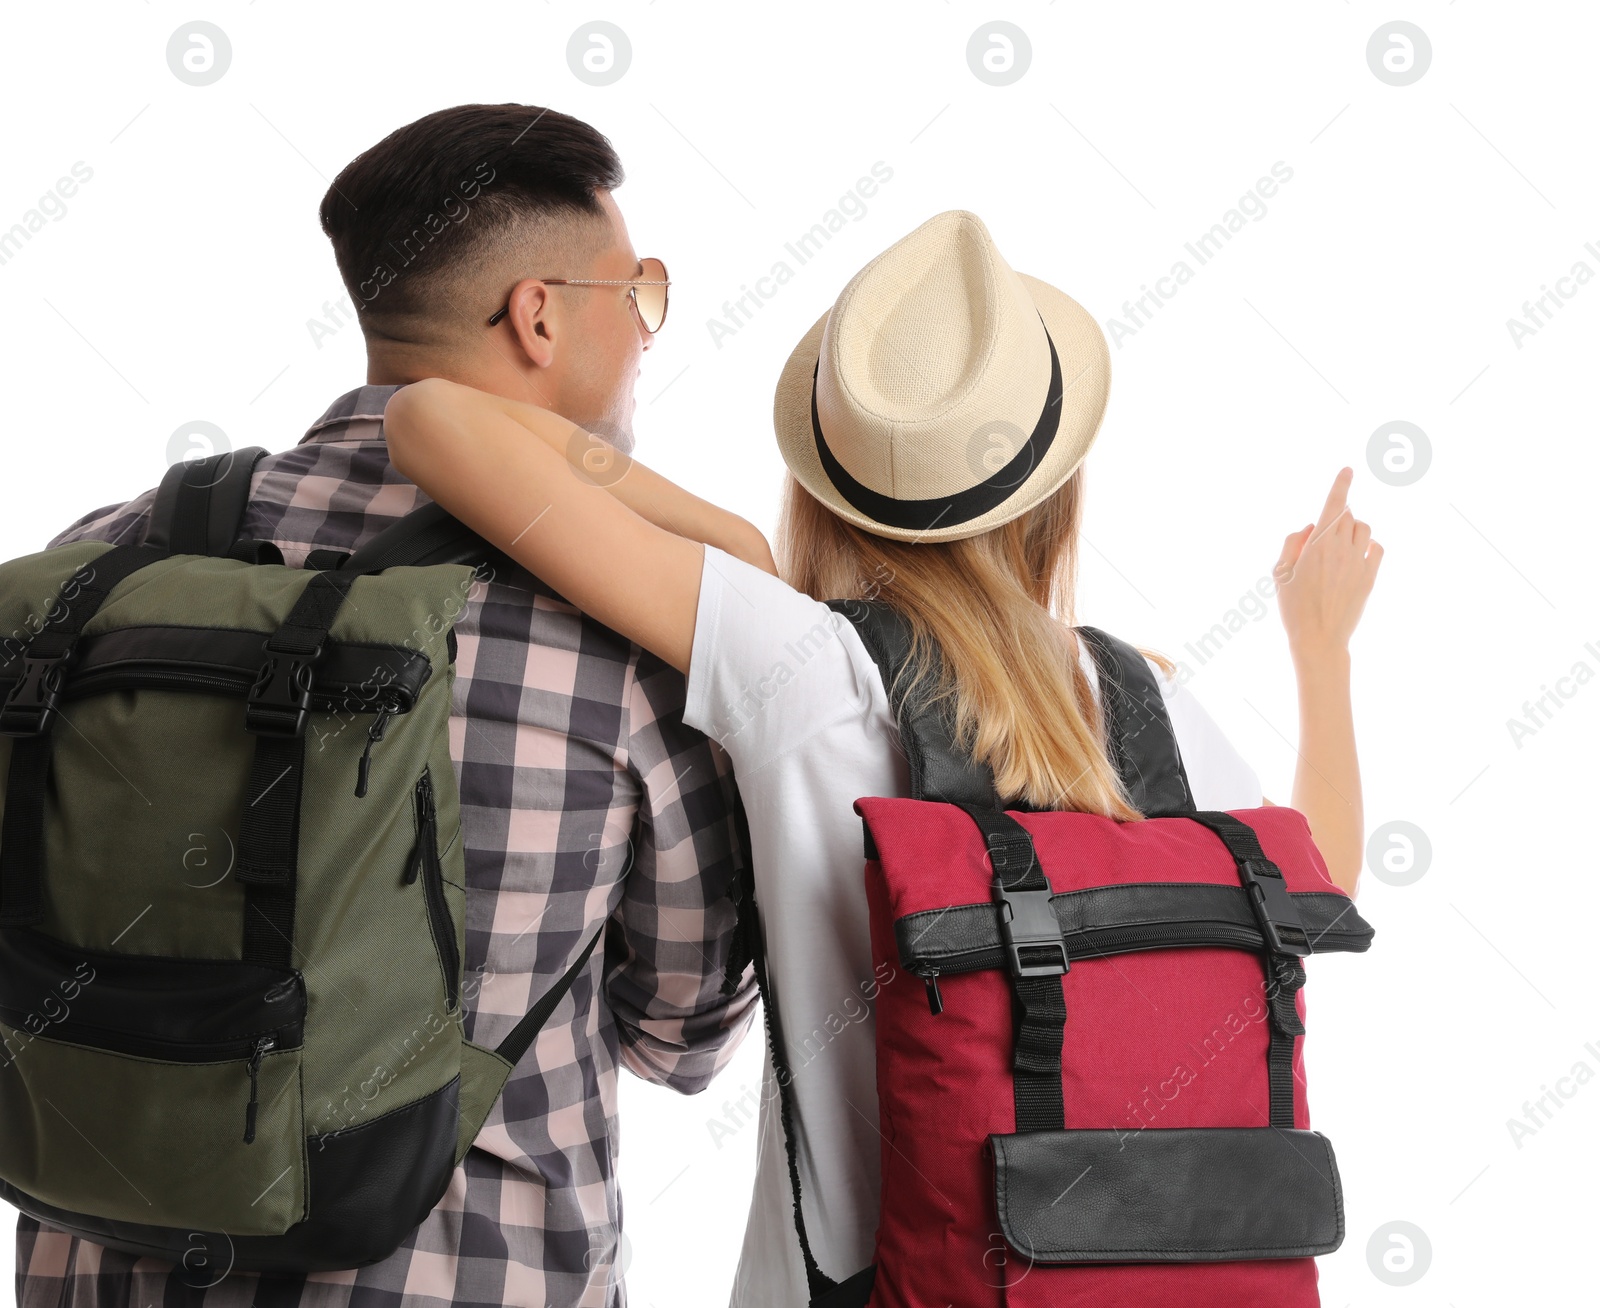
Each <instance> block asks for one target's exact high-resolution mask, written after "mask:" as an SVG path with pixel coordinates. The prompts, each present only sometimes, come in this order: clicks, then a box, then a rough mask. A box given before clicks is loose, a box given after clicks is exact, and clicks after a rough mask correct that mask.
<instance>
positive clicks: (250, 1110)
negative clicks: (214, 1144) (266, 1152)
mask: <svg viewBox="0 0 1600 1308" xmlns="http://www.w3.org/2000/svg"><path fill="white" fill-rule="evenodd" d="M275 1043H276V1042H275V1041H274V1040H273V1038H272V1037H271V1036H261V1037H260V1038H259V1039H258V1040H257V1041H256V1042H255V1044H254V1045H253V1046H251V1049H250V1064H249V1070H250V1102H249V1103H247V1104H246V1105H245V1106H244V1142H245V1143H246V1144H254V1143H255V1140H256V1102H257V1091H258V1090H259V1088H260V1074H261V1055H262V1054H264V1053H266V1052H267V1050H269V1049H271V1048H272V1046H273V1045H274V1044H275Z"/></svg>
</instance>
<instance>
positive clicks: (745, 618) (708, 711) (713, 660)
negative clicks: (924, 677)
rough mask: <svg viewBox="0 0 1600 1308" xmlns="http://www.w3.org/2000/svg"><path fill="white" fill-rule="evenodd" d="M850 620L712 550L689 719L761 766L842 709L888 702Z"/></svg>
mask: <svg viewBox="0 0 1600 1308" xmlns="http://www.w3.org/2000/svg"><path fill="white" fill-rule="evenodd" d="M877 680H878V677H877V670H876V667H875V666H874V665H873V663H872V660H871V657H870V656H869V655H868V654H867V653H866V651H865V649H864V648H863V646H862V644H861V641H860V639H859V637H858V636H857V635H856V633H855V631H854V629H853V628H852V626H851V623H850V622H849V620H848V619H846V618H845V617H843V616H842V615H841V614H838V613H836V612H835V611H834V610H833V609H831V608H829V607H828V605H827V604H825V603H823V602H822V601H820V600H817V599H813V598H812V597H811V596H809V595H806V594H803V593H802V592H800V591H797V590H795V589H794V588H793V587H792V586H789V585H788V584H787V583H785V582H784V581H782V580H781V579H780V578H778V577H774V576H772V575H771V574H770V573H767V572H763V571H762V570H761V569H759V568H756V567H753V566H751V565H750V564H748V563H745V562H743V561H741V560H739V559H736V558H734V557H732V556H731V555H729V554H726V553H724V552H723V551H722V550H719V549H716V548H715V547H711V546H708V547H707V548H706V552H705V566H704V569H703V571H702V575H701V580H700V600H699V605H698V609H697V612H696V621H695V633H694V648H693V652H692V654H691V657H690V662H689V684H688V700H687V704H686V707H685V710H684V720H685V721H686V722H688V723H689V724H690V725H691V726H694V727H697V728H699V729H700V730H701V731H703V732H705V733H706V734H707V735H708V736H711V737H712V738H713V739H716V740H718V741H720V742H721V743H723V744H724V746H725V747H726V748H728V750H729V752H730V754H733V756H734V761H735V763H736V764H737V763H739V762H741V760H740V757H739V755H740V754H741V753H742V754H744V755H745V759H744V760H743V761H744V762H745V763H746V765H747V766H749V765H758V764H760V763H762V762H765V761H767V760H768V759H770V758H771V757H772V756H773V755H774V754H776V753H779V752H783V751H785V750H788V749H791V748H793V747H794V746H795V745H796V744H798V743H800V742H802V741H803V740H805V739H807V738H809V737H810V736H811V735H813V734H814V733H815V732H816V730H817V729H818V728H820V727H821V726H824V725H826V724H827V723H828V722H830V721H833V720H834V719H836V718H838V717H839V715H840V714H841V712H843V711H846V710H852V711H854V712H856V713H860V712H861V711H862V709H863V708H865V709H868V710H870V709H871V708H872V707H874V704H873V702H872V701H873V700H874V699H875V698H876V699H884V696H883V695H882V693H881V688H880V689H879V690H878V691H877V692H876V693H875V692H874V684H875V683H876V682H877Z"/></svg>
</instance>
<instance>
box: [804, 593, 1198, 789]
mask: <svg viewBox="0 0 1600 1308" xmlns="http://www.w3.org/2000/svg"><path fill="white" fill-rule="evenodd" d="M828 607H829V608H831V609H833V610H834V612H836V613H839V614H841V615H842V616H844V617H845V618H847V619H848V620H849V621H850V623H851V624H852V625H853V626H854V627H855V629H856V632H857V633H858V634H859V635H860V637H861V643H862V644H863V645H865V646H866V648H867V652H868V653H869V654H871V655H872V660H873V662H874V663H876V664H877V665H878V672H879V675H880V676H881V677H882V678H883V684H884V689H885V691H886V692H887V693H888V695H889V700H890V706H891V708H892V709H893V710H894V715H895V720H896V722H897V723H898V724H899V726H900V743H901V747H902V748H903V749H904V750H905V752H906V759H907V761H908V762H909V763H910V765H911V797H912V798H913V799H936V800H946V801H949V802H951V803H956V804H976V805H979V806H980V807H987V808H995V807H997V797H996V795H995V789H994V775H993V773H992V772H991V771H990V769H989V767H988V766H987V765H986V764H983V763H979V762H978V761H976V760H975V759H973V758H971V757H970V756H968V755H967V754H966V753H965V752H964V751H962V750H960V749H959V748H957V746H956V743H955V738H954V731H953V728H952V724H951V723H950V720H949V718H948V716H947V715H946V714H945V713H944V712H943V711H942V710H941V709H940V708H939V707H938V706H937V705H930V704H928V703H926V702H925V701H924V700H922V699H921V698H920V697H917V696H908V695H907V694H905V693H904V689H903V688H901V693H900V694H899V695H898V696H897V695H896V688H895V679H896V677H897V676H898V675H899V672H900V669H901V668H902V667H904V666H905V663H906V660H907V659H908V658H909V657H910V653H911V629H910V625H909V624H908V623H907V622H906V620H905V619H904V618H902V617H901V616H900V615H899V614H898V613H897V612H895V610H894V609H893V608H891V607H890V606H889V605H887V604H885V603H883V602H882V601H881V600H873V601H868V600H830V601H829V603H828ZM1076 630H1077V631H1078V633H1079V635H1080V636H1082V638H1083V640H1084V642H1085V643H1086V644H1087V645H1088V647H1089V652H1090V654H1091V655H1092V656H1093V658H1094V661H1095V670H1096V672H1097V673H1098V674H1099V678H1100V683H1101V703H1102V705H1103V706H1104V710H1105V712H1106V714H1107V731H1106V737H1107V742H1108V745H1109V750H1110V754H1111V761H1112V763H1113V764H1115V766H1116V768H1117V773H1118V775H1119V776H1120V777H1121V778H1122V783H1123V786H1124V788H1125V789H1126V790H1127V793H1128V798H1129V800H1130V801H1131V802H1132V803H1133V806H1134V807H1135V808H1137V809H1138V810H1139V811H1140V812H1141V813H1145V814H1155V813H1174V812H1188V811H1189V810H1191V809H1193V808H1194V800H1193V799H1192V797H1191V796H1190V793H1189V778H1188V774H1187V773H1186V772H1185V771H1184V767H1183V758H1182V756H1181V755H1180V754H1179V752H1178V742H1177V738H1176V736H1175V735H1174V734H1173V730H1172V722H1171V720H1170V719H1169V718H1168V716H1167V709H1166V703H1165V701H1164V700H1163V699H1162V696H1161V688H1160V686H1158V685H1157V684H1156V680H1155V677H1154V675H1153V674H1152V673H1151V671H1150V665H1149V664H1148V663H1146V662H1145V659H1144V655H1142V654H1140V653H1139V651H1138V650H1136V649H1135V648H1134V647H1133V646H1132V645H1129V644H1128V643H1127V642H1126V641H1122V640H1118V639H1117V638H1116V637H1115V636H1112V635H1109V634H1107V633H1106V632H1104V631H1101V630H1099V628H1097V627H1078V628H1077V629H1076Z"/></svg>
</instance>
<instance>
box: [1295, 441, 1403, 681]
mask: <svg viewBox="0 0 1600 1308" xmlns="http://www.w3.org/2000/svg"><path fill="white" fill-rule="evenodd" d="M1353 475H1354V474H1353V473H1352V472H1351V471H1350V469H1349V468H1341V469H1340V470H1339V475H1338V476H1337V477H1335V478H1334V479H1333V488H1332V489H1331V490H1330V491H1329V492H1328V499H1327V502H1326V503H1325V504H1323V506H1322V516H1321V517H1320V518H1318V519H1317V521H1316V522H1314V523H1312V524H1310V525H1309V526H1305V527H1302V528H1301V529H1300V530H1299V531H1297V532H1294V533H1292V534H1291V535H1290V536H1289V537H1288V538H1287V539H1285V540H1284V542H1283V553H1282V554H1280V555H1279V556H1278V565H1277V567H1275V568H1274V569H1273V572H1272V575H1273V577H1274V579H1275V580H1276V581H1277V583H1278V612H1279V614H1280V615H1281V616H1282V618H1283V629H1284V630H1285V631H1286V632H1287V633H1288V636H1289V652H1290V654H1291V655H1292V656H1293V657H1294V660H1295V663H1296V664H1297V665H1298V664H1299V663H1301V661H1302V660H1305V659H1312V660H1318V659H1322V658H1326V657H1329V656H1332V657H1338V656H1341V655H1343V654H1345V653H1346V652H1347V651H1348V649H1349V645H1350V637H1351V635H1352V634H1353V633H1354V631H1355V629H1356V623H1357V622H1359V621H1360V620H1361V610H1362V609H1363V607H1365V605H1366V602H1367V596H1368V595H1370V594H1371V593H1372V584H1373V582H1374V581H1375V580H1376V578H1377V575H1378V565H1379V564H1380V563H1381V562H1382V561H1383V546H1382V545H1380V544H1378V542H1377V541H1375V540H1373V539H1372V528H1371V527H1369V526H1368V525H1367V524H1366V523H1364V522H1361V521H1359V520H1358V519H1357V518H1356V517H1355V515H1354V514H1352V513H1351V512H1350V507H1349V505H1348V504H1347V503H1346V502H1345V497H1346V495H1347V494H1348V493H1349V490H1350V481H1351V478H1352V477H1353Z"/></svg>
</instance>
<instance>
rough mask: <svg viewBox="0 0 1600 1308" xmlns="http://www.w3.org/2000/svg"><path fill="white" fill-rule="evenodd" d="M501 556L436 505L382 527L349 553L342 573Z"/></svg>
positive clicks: (417, 510) (376, 570)
mask: <svg viewBox="0 0 1600 1308" xmlns="http://www.w3.org/2000/svg"><path fill="white" fill-rule="evenodd" d="M504 558H505V555H503V554H502V553H501V552H500V551H499V550H497V549H495V547H494V546H492V545H490V544H489V542H488V541H486V540H484V539H483V538H482V537H481V536H478V535H476V534H474V533H473V532H472V531H471V530H470V529H469V528H467V527H466V526H464V525H463V524H462V523H460V522H458V521H456V519H454V518H452V517H451V516H450V515H449V514H448V513H446V512H445V511H444V509H443V508H441V507H440V506H439V505H437V504H432V503H429V504H424V505H423V506H422V507H421V508H419V509H413V510H412V511H411V512H410V513H408V514H406V516H405V517H403V518H401V519H400V521H399V522H396V523H394V524H393V525H391V526H388V527H385V528H384V529H383V530H382V531H380V532H379V533H378V534H377V535H376V536H374V537H373V538H372V539H371V540H369V541H367V543H366V544H365V545H363V546H361V548H360V549H358V550H356V551H355V553H353V554H352V555H350V557H349V558H347V559H346V560H345V561H344V563H343V564H342V565H341V568H340V570H341V571H344V572H382V571H383V570H384V569H385V568H398V567H417V566H422V565H427V564H434V563H468V564H473V565H476V564H479V563H482V562H483V561H484V560H486V559H490V560H503V559H504Z"/></svg>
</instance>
